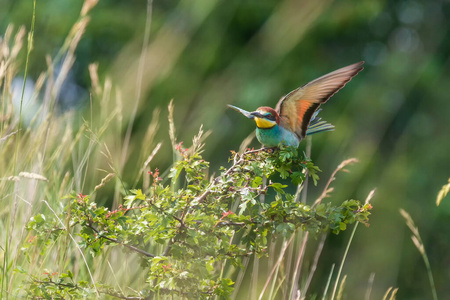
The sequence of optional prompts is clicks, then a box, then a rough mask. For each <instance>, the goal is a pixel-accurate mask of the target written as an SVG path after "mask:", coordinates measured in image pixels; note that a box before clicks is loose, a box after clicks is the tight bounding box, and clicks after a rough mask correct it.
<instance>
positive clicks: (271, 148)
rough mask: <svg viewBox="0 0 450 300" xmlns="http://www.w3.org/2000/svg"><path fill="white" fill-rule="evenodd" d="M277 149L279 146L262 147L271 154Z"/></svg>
mask: <svg viewBox="0 0 450 300" xmlns="http://www.w3.org/2000/svg"><path fill="white" fill-rule="evenodd" d="M277 149H278V148H277V147H263V148H261V150H262V151H265V152H267V153H269V154H272V153H274V152H275V150H277Z"/></svg>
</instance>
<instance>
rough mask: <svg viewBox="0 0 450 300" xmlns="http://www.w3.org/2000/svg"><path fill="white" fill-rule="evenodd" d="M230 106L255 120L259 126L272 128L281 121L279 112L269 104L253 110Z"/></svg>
mask: <svg viewBox="0 0 450 300" xmlns="http://www.w3.org/2000/svg"><path fill="white" fill-rule="evenodd" d="M228 106H229V107H231V108H232V109H234V110H236V111H238V112H240V113H241V114H243V115H244V116H246V117H247V118H249V119H253V120H255V122H256V126H258V128H272V127H274V126H275V125H277V124H279V122H280V118H279V116H278V113H277V112H276V111H275V110H274V109H273V108H270V107H267V106H262V107H260V108H258V109H257V110H256V111H253V112H249V111H246V110H243V109H241V108H239V107H236V106H233V105H228Z"/></svg>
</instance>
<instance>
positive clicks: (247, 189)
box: [27, 144, 371, 299]
mask: <svg viewBox="0 0 450 300" xmlns="http://www.w3.org/2000/svg"><path fill="white" fill-rule="evenodd" d="M174 148H175V151H176V153H177V156H178V157H179V160H178V161H177V162H176V163H175V164H174V166H173V167H172V168H171V170H170V173H169V175H168V177H169V178H161V177H160V174H159V171H158V170H157V169H155V170H153V171H152V172H149V174H150V178H151V179H152V183H151V185H150V188H149V189H148V190H146V191H143V190H141V189H134V190H131V191H130V192H129V194H128V195H126V196H125V197H124V201H123V204H122V205H121V206H119V207H118V208H117V209H114V210H110V209H108V208H106V207H103V206H100V207H99V206H98V205H97V204H96V203H95V202H93V201H91V196H89V195H82V194H76V193H74V194H73V195H71V196H70V203H68V205H67V207H66V210H65V211H64V213H63V214H62V215H61V217H60V220H65V223H66V226H63V224H62V222H61V221H60V220H57V219H56V218H54V220H53V219H52V216H51V215H48V216H44V215H36V216H34V217H33V218H32V220H31V221H30V222H29V225H28V227H29V230H32V231H34V234H35V235H36V236H37V237H38V238H37V241H36V243H41V244H40V245H41V247H42V255H45V254H44V253H45V247H46V246H45V245H48V244H49V243H50V242H48V239H49V238H50V240H52V241H55V240H61V239H62V237H63V236H65V235H67V232H68V231H70V232H71V233H72V234H76V235H78V243H79V246H80V247H81V249H87V250H90V253H91V254H92V255H93V256H101V255H102V254H104V253H105V251H106V249H107V248H109V247H121V248H123V249H124V250H126V251H125V252H124V255H127V254H126V253H127V252H129V251H131V252H136V253H138V254H139V255H140V256H141V257H142V260H141V261H142V263H141V267H142V276H145V278H146V284H147V288H146V289H145V290H142V291H137V292H136V294H135V295H124V294H123V293H122V292H120V291H116V290H114V289H113V288H110V287H106V286H104V285H101V284H100V283H97V285H96V286H95V287H94V286H93V284H92V283H89V278H85V279H84V281H79V282H75V281H74V279H73V277H74V276H73V274H72V272H71V271H67V273H65V274H61V275H58V274H52V273H51V272H49V273H46V274H44V275H40V276H31V278H32V279H31V280H30V281H29V282H28V285H29V287H28V289H27V291H28V293H30V294H32V295H34V296H43V297H56V296H63V297H66V296H68V295H71V296H74V297H76V296H80V297H85V296H86V295H89V294H91V295H94V293H95V292H96V289H97V292H98V293H104V294H107V295H111V296H116V297H134V298H133V299H140V298H142V299H145V298H147V297H151V296H152V295H159V296H162V295H166V294H169V295H177V296H181V297H187V298H188V299H207V298H210V297H212V296H221V297H223V298H227V297H229V296H230V295H231V293H232V291H233V281H232V279H231V278H226V277H225V276H224V275H223V272H220V270H221V268H222V267H223V266H224V265H225V264H226V265H227V266H233V267H236V268H239V267H242V259H243V258H244V257H247V256H252V255H258V256H264V255H269V253H268V251H267V249H268V240H269V242H270V239H272V238H274V239H275V238H279V237H290V236H291V235H292V234H293V233H294V232H295V231H296V230H303V231H308V232H310V234H312V235H316V234H318V233H320V232H324V231H331V232H333V233H335V234H338V233H339V232H340V231H342V230H345V229H346V227H347V225H348V224H351V223H354V222H361V223H364V224H367V222H368V216H369V214H370V213H369V210H370V208H371V207H370V204H361V203H360V202H359V201H356V200H348V201H344V202H342V203H341V204H340V205H338V206H333V205H331V204H329V203H315V204H313V205H306V204H303V203H300V202H299V201H298V199H296V197H295V195H293V194H291V193H288V192H287V189H288V188H289V187H288V185H290V183H289V181H290V182H292V185H291V187H290V188H291V189H292V188H293V187H295V186H298V185H301V184H302V183H303V182H304V180H305V176H307V175H306V174H308V175H309V176H310V177H311V178H312V179H313V180H314V182H316V180H317V179H318V176H317V172H318V171H320V170H319V168H318V167H316V166H314V164H313V163H312V162H311V160H310V159H309V158H307V157H306V156H305V155H304V154H299V153H298V150H297V149H292V148H284V147H282V148H281V149H277V150H271V151H265V150H260V151H258V150H248V151H247V152H245V153H244V154H238V153H235V152H232V155H231V159H230V164H231V166H230V167H229V168H228V169H226V168H221V169H220V173H219V175H218V176H217V177H214V176H213V177H212V178H211V179H210V178H209V177H208V175H207V174H208V168H209V163H208V162H207V161H205V160H204V159H203V158H202V156H201V148H202V147H201V146H197V147H196V146H195V145H194V146H193V147H192V148H191V149H189V150H188V149H183V148H182V146H181V144H179V145H177V146H176V147H174ZM164 182H168V184H163V183H164ZM286 183H287V184H286ZM39 240H40V241H39ZM45 241H47V242H45ZM155 244H158V245H160V246H159V247H155V246H154V245H155ZM148 249H159V250H158V251H157V252H149V251H148ZM154 251H156V250H154Z"/></svg>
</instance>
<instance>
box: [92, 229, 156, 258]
mask: <svg viewBox="0 0 450 300" xmlns="http://www.w3.org/2000/svg"><path fill="white" fill-rule="evenodd" d="M87 227H89V228H91V229H92V230H94V231H95V232H96V233H97V234H98V236H99V237H101V238H103V239H106V240H108V241H111V242H114V243H116V244H119V245H121V246H124V247H127V248H128V249H131V250H133V251H136V252H138V253H140V254H142V255H144V256H147V257H156V255H154V254H151V253H148V252H146V251H144V250H142V249H139V248H137V247H135V246H132V245H127V244H124V243H122V242H121V241H119V240H118V239H113V238H110V237H107V236H104V235H101V234H100V232H99V231H98V230H97V229H96V228H95V227H94V226H93V225H91V224H88V225H87Z"/></svg>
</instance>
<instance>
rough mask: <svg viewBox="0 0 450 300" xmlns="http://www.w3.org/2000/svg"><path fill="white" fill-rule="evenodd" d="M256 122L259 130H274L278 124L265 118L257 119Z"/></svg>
mask: <svg viewBox="0 0 450 300" xmlns="http://www.w3.org/2000/svg"><path fill="white" fill-rule="evenodd" d="M254 120H255V122H256V126H258V127H259V128H272V127H273V126H275V125H276V124H277V122H275V121H270V120H267V119H265V118H258V117H255V118H254Z"/></svg>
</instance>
